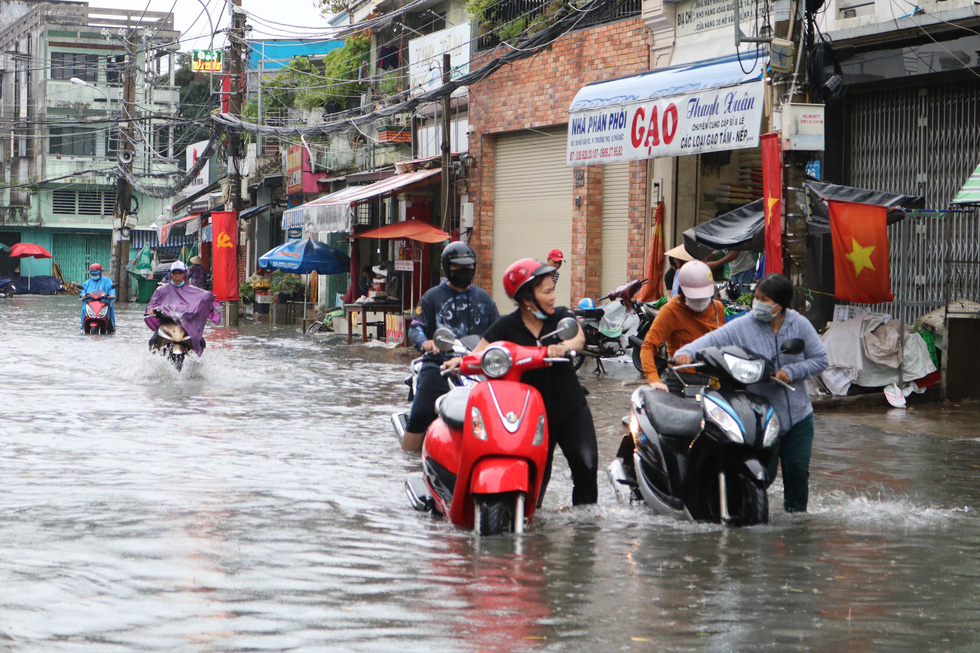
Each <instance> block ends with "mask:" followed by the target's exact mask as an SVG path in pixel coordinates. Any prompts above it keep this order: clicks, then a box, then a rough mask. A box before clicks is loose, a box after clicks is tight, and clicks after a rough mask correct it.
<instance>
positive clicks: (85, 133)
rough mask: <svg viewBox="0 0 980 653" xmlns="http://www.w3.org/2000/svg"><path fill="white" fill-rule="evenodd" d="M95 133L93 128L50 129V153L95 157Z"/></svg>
mask: <svg viewBox="0 0 980 653" xmlns="http://www.w3.org/2000/svg"><path fill="white" fill-rule="evenodd" d="M95 132H96V130H94V129H92V128H91V127H51V128H49V129H48V152H49V153H51V154H62V155H68V156H95Z"/></svg>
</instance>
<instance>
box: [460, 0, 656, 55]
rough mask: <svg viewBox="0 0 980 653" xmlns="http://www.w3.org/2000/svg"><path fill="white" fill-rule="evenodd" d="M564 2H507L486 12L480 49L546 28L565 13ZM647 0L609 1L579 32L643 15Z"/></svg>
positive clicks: (579, 25)
mask: <svg viewBox="0 0 980 653" xmlns="http://www.w3.org/2000/svg"><path fill="white" fill-rule="evenodd" d="M560 5H564V3H563V2H561V1H560V0H504V1H503V2H498V3H496V4H494V5H493V6H492V7H490V8H488V9H486V10H485V12H484V15H483V19H482V20H481V22H480V37H479V38H478V40H477V50H488V49H490V48H494V47H496V46H497V45H499V44H500V42H501V41H508V42H513V41H514V40H515V39H517V38H518V37H519V35H520V34H522V33H524V32H525V30H527V29H528V28H529V27H530V28H531V29H535V28H537V29H543V28H544V27H545V26H547V25H548V23H549V22H550V21H551V20H552V19H553V17H554V16H556V15H558V14H557V13H556V10H558V11H561V8H560ZM642 9H643V0H609V1H608V2H606V3H603V5H602V6H600V7H599V8H598V9H596V10H594V11H592V12H590V13H589V14H588V15H585V16H583V17H582V19H581V20H580V21H578V22H577V23H576V24H575V29H585V28H587V27H595V26H596V25H603V24H606V23H612V22H615V21H617V20H623V19H624V18H632V17H634V16H639V15H640V12H641V11H642Z"/></svg>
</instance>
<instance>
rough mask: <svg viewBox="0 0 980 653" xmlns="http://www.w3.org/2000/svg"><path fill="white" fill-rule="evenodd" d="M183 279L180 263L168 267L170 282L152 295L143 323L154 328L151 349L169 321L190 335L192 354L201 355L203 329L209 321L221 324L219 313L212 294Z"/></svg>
mask: <svg viewBox="0 0 980 653" xmlns="http://www.w3.org/2000/svg"><path fill="white" fill-rule="evenodd" d="M186 277H187V266H186V265H184V263H183V262H181V261H174V262H173V263H172V264H171V265H170V281H169V282H167V283H163V284H161V285H160V286H159V287H157V289H156V290H155V291H154V292H153V297H151V298H150V303H149V304H147V306H146V314H145V315H144V317H143V321H144V322H146V325H147V326H148V327H150V328H151V329H153V336H152V337H151V338H150V346H151V347H152V346H153V345H154V344H156V341H157V329H158V328H159V327H160V324H161V323H162V322H163V321H164V320H169V321H171V322H176V323H178V324H180V325H181V327H183V329H184V330H185V331H186V332H187V335H188V336H190V340H191V346H192V347H193V348H194V353H195V354H197V355H198V356H200V355H201V351H202V350H203V349H204V347H205V343H204V326H205V324H207V321H208V320H209V319H210V320H211V321H212V322H214V323H215V324H217V323H218V322H220V321H221V312H220V311H219V310H218V303H217V302H216V301H215V300H214V295H213V294H212V293H211V292H210V291H208V290H204V289H203V288H198V287H197V286H192V285H190V284H189V283H187V281H186Z"/></svg>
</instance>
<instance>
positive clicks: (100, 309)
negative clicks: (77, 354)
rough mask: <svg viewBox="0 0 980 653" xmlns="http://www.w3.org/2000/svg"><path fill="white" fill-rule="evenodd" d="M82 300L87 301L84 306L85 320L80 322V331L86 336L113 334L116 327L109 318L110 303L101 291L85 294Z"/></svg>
mask: <svg viewBox="0 0 980 653" xmlns="http://www.w3.org/2000/svg"><path fill="white" fill-rule="evenodd" d="M82 299H87V300H88V303H86V304H85V319H84V320H83V322H82V329H83V330H84V331H85V333H87V334H99V335H105V334H107V333H113V332H115V330H116V327H115V326H114V325H113V324H112V318H110V317H109V309H110V308H111V306H110V304H109V302H110V301H112V300H111V299H110V298H109V297H107V296H106V294H105V293H104V292H102V291H98V290H97V291H95V292H90V293H86V294H85V295H84V296H83V297H82Z"/></svg>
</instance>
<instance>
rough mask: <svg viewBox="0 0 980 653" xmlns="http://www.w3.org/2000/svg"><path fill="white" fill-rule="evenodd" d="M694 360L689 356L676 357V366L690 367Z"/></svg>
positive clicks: (680, 355)
mask: <svg viewBox="0 0 980 653" xmlns="http://www.w3.org/2000/svg"><path fill="white" fill-rule="evenodd" d="M693 360H694V359H692V358H691V357H690V356H688V355H687V354H678V355H676V356H674V365H675V366H676V365H690V364H691V363H692V362H693Z"/></svg>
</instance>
